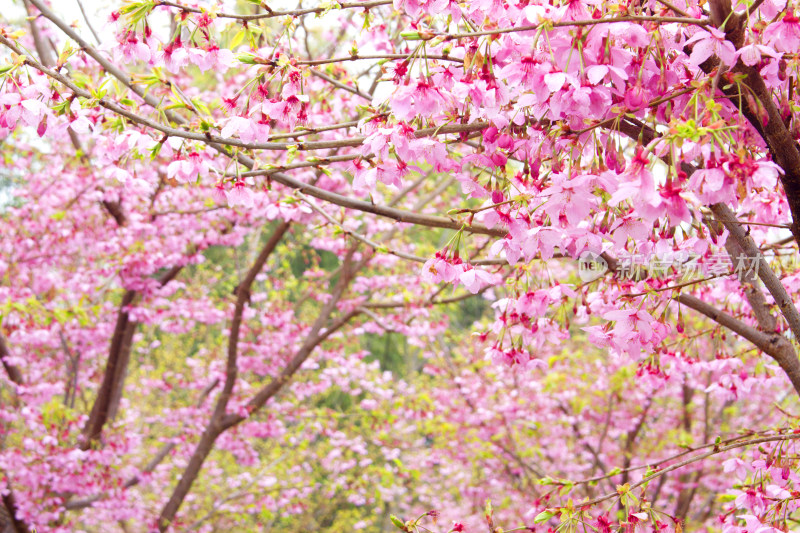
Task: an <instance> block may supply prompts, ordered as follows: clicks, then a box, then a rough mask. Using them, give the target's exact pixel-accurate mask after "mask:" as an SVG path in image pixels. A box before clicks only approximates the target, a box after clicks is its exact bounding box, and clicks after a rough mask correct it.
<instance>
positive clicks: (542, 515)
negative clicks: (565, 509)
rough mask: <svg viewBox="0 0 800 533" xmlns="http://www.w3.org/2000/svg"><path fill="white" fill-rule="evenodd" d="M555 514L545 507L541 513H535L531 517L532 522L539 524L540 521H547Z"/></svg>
mask: <svg viewBox="0 0 800 533" xmlns="http://www.w3.org/2000/svg"><path fill="white" fill-rule="evenodd" d="M555 515H556V514H555V513H554V512H552V511H550V510H548V509H545V510H544V511H542V512H541V513H539V514H537V515H536V518H534V519H533V523H534V524H541V523H542V522H547V521H548V520H550V519H551V518H553V517H554V516H555Z"/></svg>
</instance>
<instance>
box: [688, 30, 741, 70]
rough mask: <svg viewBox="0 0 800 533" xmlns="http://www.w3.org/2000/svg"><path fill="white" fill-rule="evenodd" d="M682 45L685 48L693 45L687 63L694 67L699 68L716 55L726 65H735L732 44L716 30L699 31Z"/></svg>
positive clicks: (734, 49)
mask: <svg viewBox="0 0 800 533" xmlns="http://www.w3.org/2000/svg"><path fill="white" fill-rule="evenodd" d="M684 44H685V45H686V46H688V45H690V44H694V47H693V48H692V55H691V56H690V57H689V62H690V63H691V64H692V65H694V66H700V64H701V63H702V62H704V61H705V60H706V59H708V58H709V57H711V56H712V55H716V56H717V57H718V58H719V60H720V61H722V62H723V63H724V64H726V65H733V64H734V63H736V56H737V54H736V47H734V46H733V43H732V42H730V41H727V40H725V33H723V32H722V31H720V30H718V29H717V28H712V27H709V28H708V31H705V30H700V31H699V32H697V33H696V34H694V36H693V37H692V38H691V39H689V40H688V41H686V43H684Z"/></svg>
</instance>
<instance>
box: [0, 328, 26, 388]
mask: <svg viewBox="0 0 800 533" xmlns="http://www.w3.org/2000/svg"><path fill="white" fill-rule="evenodd" d="M10 358H11V350H10V349H9V347H8V343H7V342H6V338H5V337H4V336H3V334H2V333H0V361H2V362H3V368H4V369H5V370H6V374H8V379H10V380H11V382H12V383H14V384H16V385H22V372H20V370H19V368H17V366H16V365H14V364H13V363H12V362H11V361H9V360H8V359H10Z"/></svg>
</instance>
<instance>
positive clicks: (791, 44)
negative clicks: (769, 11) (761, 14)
mask: <svg viewBox="0 0 800 533" xmlns="http://www.w3.org/2000/svg"><path fill="white" fill-rule="evenodd" d="M764 39H765V40H766V41H767V42H768V43H770V44H772V45H773V46H774V47H775V49H776V50H778V51H780V52H795V51H796V50H797V49H798V47H800V20H798V18H797V17H795V15H794V10H793V9H791V8H789V9H787V10H786V14H785V15H784V16H783V18H782V19H781V20H779V21H777V22H773V23H772V24H770V25H768V26H767V28H766V29H765V30H764Z"/></svg>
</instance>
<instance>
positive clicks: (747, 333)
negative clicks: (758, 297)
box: [675, 294, 800, 394]
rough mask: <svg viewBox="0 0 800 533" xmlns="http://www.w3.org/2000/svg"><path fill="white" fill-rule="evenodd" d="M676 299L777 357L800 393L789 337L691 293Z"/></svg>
mask: <svg viewBox="0 0 800 533" xmlns="http://www.w3.org/2000/svg"><path fill="white" fill-rule="evenodd" d="M675 299H676V300H677V301H678V302H680V303H681V304H683V305H685V306H686V307H689V308H690V309H694V310H695V311H697V312H699V313H701V314H703V315H705V316H707V317H708V318H710V319H711V320H713V321H714V322H716V323H717V324H719V325H721V326H724V327H726V328H728V329H729V330H731V331H733V332H734V333H736V334H737V335H739V336H741V337H743V338H745V339H747V340H748V341H750V342H752V343H753V344H754V345H755V346H756V347H757V348H758V349H759V350H761V351H762V352H764V353H766V354H767V355H769V356H770V357H772V358H773V359H775V361H776V362H777V363H778V364H779V365H780V367H781V368H782V369H783V371H784V372H785V373H786V375H787V376H788V377H789V381H791V383H792V386H793V387H794V389H795V391H797V393H798V394H800V362H799V361H798V359H797V354H796V353H795V351H794V347H793V346H792V343H791V342H789V340H788V339H786V338H785V337H783V336H781V335H779V334H777V333H771V334H768V333H764V332H762V331H759V330H757V329H756V328H754V327H752V326H748V325H747V324H745V323H744V322H742V321H741V320H738V319H736V318H734V317H732V316H731V315H729V314H727V313H724V312H722V311H720V310H719V309H717V308H716V307H714V306H712V305H709V304H707V303H706V302H704V301H702V300H700V299H699V298H697V297H695V296H692V295H690V294H680V295H678V296H676V297H675Z"/></svg>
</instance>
